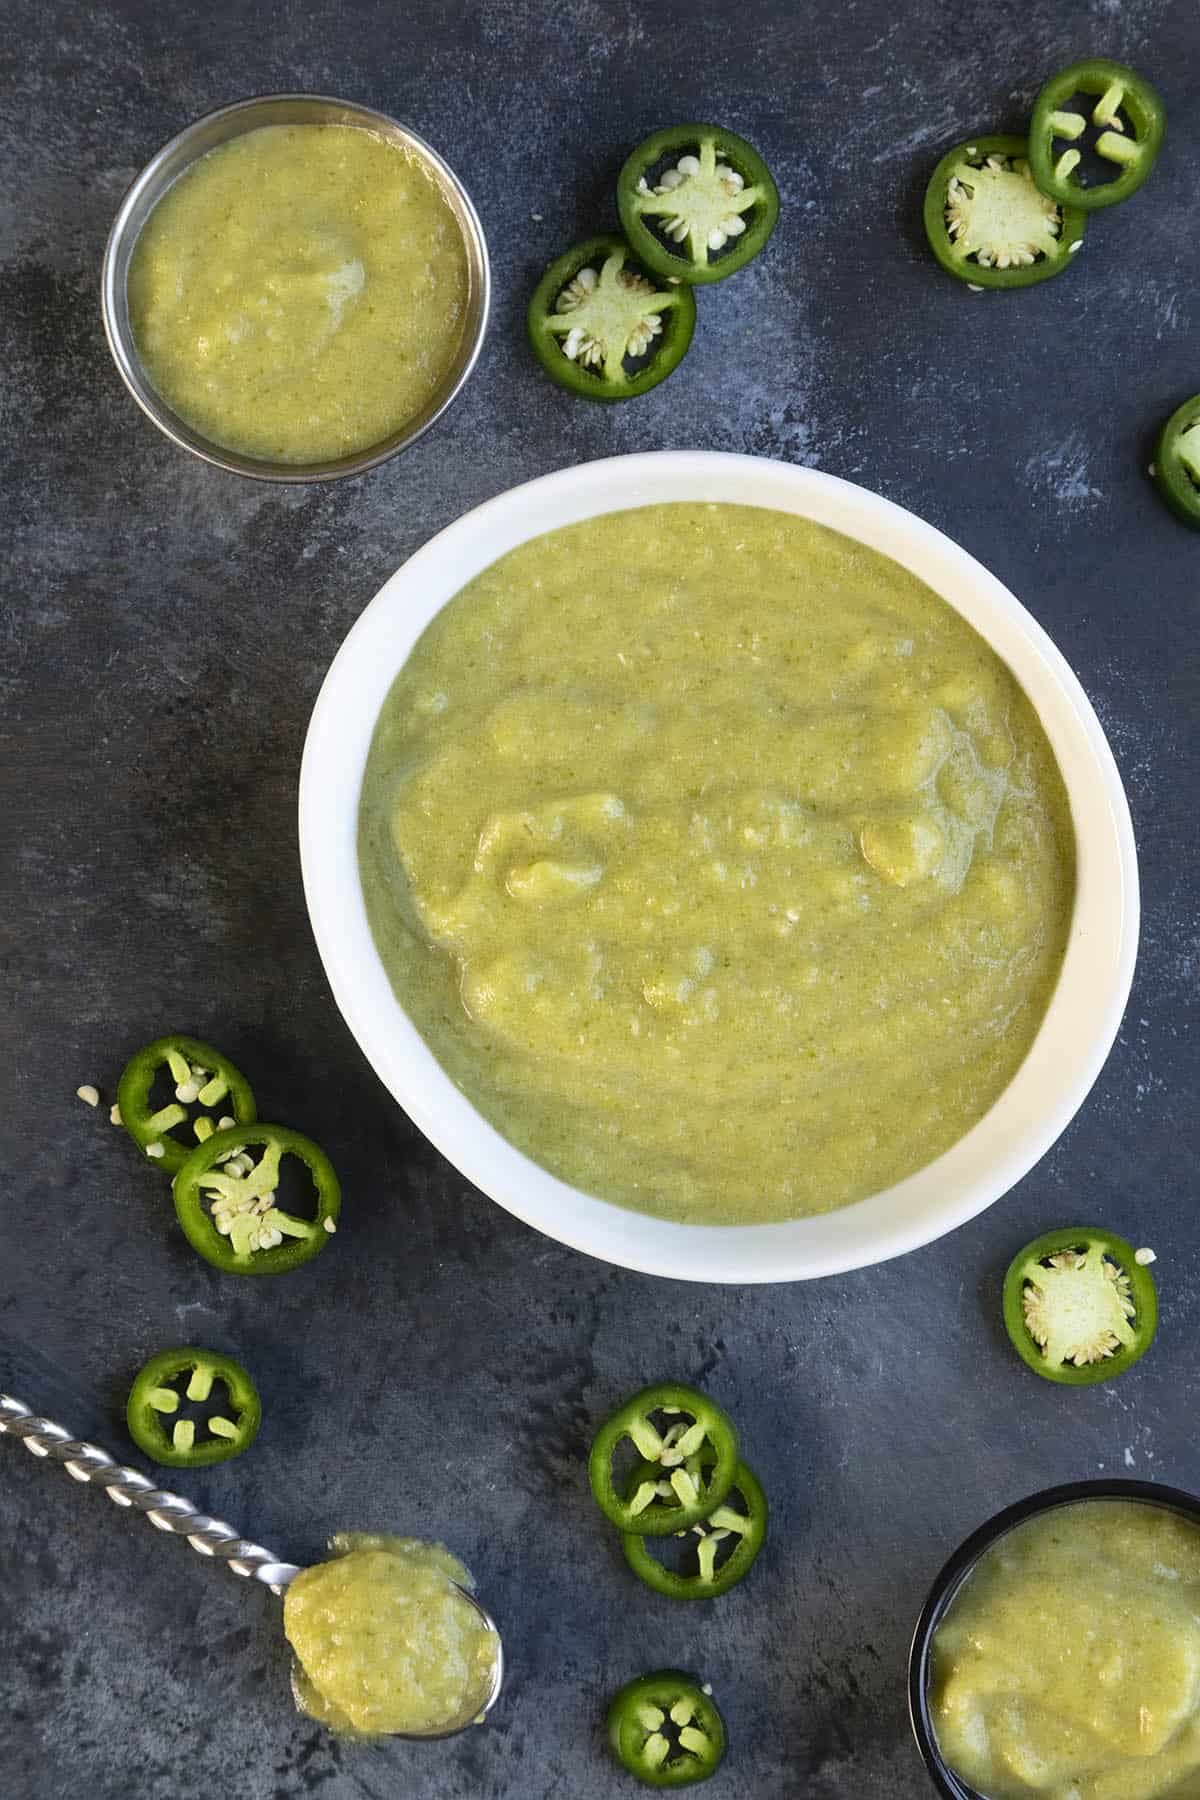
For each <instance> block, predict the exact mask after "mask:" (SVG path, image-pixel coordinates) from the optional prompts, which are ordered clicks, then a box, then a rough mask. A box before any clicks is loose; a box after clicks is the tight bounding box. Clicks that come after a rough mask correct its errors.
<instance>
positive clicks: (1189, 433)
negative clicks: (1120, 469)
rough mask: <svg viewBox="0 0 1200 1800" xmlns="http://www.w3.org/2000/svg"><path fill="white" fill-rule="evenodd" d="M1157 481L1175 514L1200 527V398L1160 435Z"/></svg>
mask: <svg viewBox="0 0 1200 1800" xmlns="http://www.w3.org/2000/svg"><path fill="white" fill-rule="evenodd" d="M1154 479H1155V481H1156V482H1157V483H1158V491H1159V493H1160V494H1161V495H1162V497H1163V499H1164V500H1165V501H1166V503H1167V505H1168V506H1169V507H1170V508H1171V510H1172V511H1173V512H1174V513H1176V514H1177V515H1178V517H1179V518H1181V519H1182V520H1183V521H1184V523H1185V524H1186V525H1195V526H1197V527H1200V394H1193V396H1192V398H1191V399H1190V400H1185V401H1184V403H1183V405H1182V406H1180V407H1178V408H1177V409H1176V411H1175V412H1173V413H1172V414H1171V416H1170V418H1169V419H1168V420H1167V422H1166V424H1165V425H1164V426H1163V428H1162V430H1161V431H1160V432H1159V434H1158V443H1157V444H1156V445H1155V449H1154Z"/></svg>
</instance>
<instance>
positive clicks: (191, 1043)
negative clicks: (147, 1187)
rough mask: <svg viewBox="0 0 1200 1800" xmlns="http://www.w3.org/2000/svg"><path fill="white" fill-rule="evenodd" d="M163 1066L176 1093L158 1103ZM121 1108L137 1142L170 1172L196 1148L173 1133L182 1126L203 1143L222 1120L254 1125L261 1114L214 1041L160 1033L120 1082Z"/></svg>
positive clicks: (243, 1079)
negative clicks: (154, 1093) (158, 1079)
mask: <svg viewBox="0 0 1200 1800" xmlns="http://www.w3.org/2000/svg"><path fill="white" fill-rule="evenodd" d="M163 1069H165V1070H166V1071H167V1074H168V1075H169V1077H170V1081H171V1083H172V1084H173V1086H174V1090H175V1091H174V1098H173V1099H171V1100H170V1101H166V1102H165V1103H164V1104H163V1105H162V1106H155V1105H154V1104H153V1102H152V1101H151V1097H150V1096H151V1090H152V1088H153V1086H154V1082H155V1078H156V1076H157V1075H158V1073H159V1071H160V1070H163ZM117 1110H118V1112H119V1113H120V1116H121V1123H122V1125H123V1126H124V1127H125V1129H126V1131H127V1132H128V1133H129V1135H130V1137H131V1138H132V1139H133V1141H134V1143H135V1144H136V1145H137V1146H138V1148H139V1149H140V1150H142V1151H144V1153H145V1154H146V1156H147V1157H149V1159H150V1160H151V1162H154V1163H157V1164H158V1167H159V1168H160V1169H163V1170H165V1171H166V1173H167V1174H168V1175H174V1174H175V1173H176V1172H177V1171H178V1170H179V1169H180V1168H182V1166H183V1162H184V1158H185V1157H187V1156H188V1155H189V1154H190V1151H191V1145H190V1144H189V1143H187V1142H186V1141H180V1139H179V1138H177V1137H176V1136H174V1135H173V1134H174V1133H175V1132H177V1131H178V1130H179V1129H180V1127H182V1126H186V1127H190V1129H191V1132H192V1134H193V1135H194V1137H195V1139H196V1141H197V1142H203V1141H204V1140H205V1139H207V1138H210V1137H211V1136H212V1135H213V1133H214V1132H215V1131H216V1130H217V1129H218V1126H219V1124H220V1122H221V1121H222V1120H228V1121H229V1123H231V1124H237V1125H250V1124H253V1122H254V1119H255V1117H256V1116H257V1115H256V1111H255V1106H254V1095H253V1093H252V1092H251V1090H250V1083H249V1082H248V1081H247V1080H246V1077H245V1076H244V1075H243V1074H242V1072H241V1070H240V1069H236V1068H235V1067H234V1065H233V1064H232V1063H231V1062H230V1060H229V1058H228V1057H227V1056H222V1054H221V1052H220V1051H219V1050H214V1049H213V1047H212V1045H211V1044H205V1043H203V1042H202V1041H201V1040H200V1039H199V1038H192V1037H181V1036H179V1035H176V1036H173V1037H161V1038H155V1040H154V1042H153V1043H152V1044H147V1045H146V1046H145V1048H144V1049H142V1050H138V1051H136V1052H135V1054H134V1055H133V1056H131V1057H130V1059H129V1061H128V1062H127V1063H126V1065H125V1070H124V1073H123V1074H122V1076H121V1080H120V1083H119V1085H118V1087H117Z"/></svg>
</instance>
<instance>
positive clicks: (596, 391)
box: [526, 237, 696, 400]
mask: <svg viewBox="0 0 1200 1800" xmlns="http://www.w3.org/2000/svg"><path fill="white" fill-rule="evenodd" d="M526 325H527V328H528V332H529V342H530V345H531V347H532V349H533V354H534V355H535V356H536V357H537V359H538V361H539V362H540V363H541V365H542V367H543V369H545V371H546V373H547V375H549V376H550V378H551V380H552V381H556V382H557V383H558V385H559V387H562V388H566V389H568V391H569V392H571V393H573V394H583V395H584V396H585V397H586V398H587V399H589V400H633V399H636V398H637V396H638V395H639V394H646V393H649V391H650V389H651V388H654V387H657V386H658V384H659V382H660V381H665V380H666V379H667V376H668V375H670V374H671V373H672V372H673V371H674V370H675V369H677V368H678V367H679V364H680V363H681V362H682V361H683V358H684V356H685V355H686V353H687V349H688V346H689V344H690V343H691V341H692V333H693V331H694V330H695V329H696V302H695V300H694V299H693V297H692V294H691V291H690V290H689V289H688V288H685V287H678V288H664V286H663V284H662V282H661V281H659V280H657V279H655V278H654V277H653V276H652V275H651V274H649V273H648V272H647V270H646V269H645V268H643V267H642V266H641V265H640V263H639V261H638V259H637V258H636V257H635V256H634V254H633V251H632V250H631V249H630V248H629V245H628V244H627V243H625V242H624V240H623V239H622V238H619V237H596V238H589V239H588V240H587V242H586V243H584V244H576V246H575V248H574V249H573V250H568V251H567V252H566V253H565V255H563V256H560V257H558V258H557V259H556V260H555V261H554V262H552V263H551V264H550V267H549V268H548V269H547V270H546V273H545V274H544V275H543V276H542V279H541V280H540V281H539V282H538V284H537V286H536V287H535V288H534V290H533V294H532V296H531V297H530V301H529V308H528V311H527V313H526Z"/></svg>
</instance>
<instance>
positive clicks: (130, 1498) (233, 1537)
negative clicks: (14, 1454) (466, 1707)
mask: <svg viewBox="0 0 1200 1800" xmlns="http://www.w3.org/2000/svg"><path fill="white" fill-rule="evenodd" d="M0 1435H7V1436H8V1437H13V1438H17V1439H18V1440H19V1441H20V1442H21V1443H23V1444H24V1446H25V1448H26V1449H27V1450H28V1451H30V1452H31V1453H32V1455H34V1456H43V1457H47V1458H48V1459H49V1460H50V1461H51V1462H57V1463H61V1464H62V1466H63V1468H64V1469H65V1470H66V1471H67V1474H68V1475H72V1476H74V1478H75V1480H76V1481H82V1482H85V1483H95V1484H96V1485H98V1486H99V1487H102V1488H103V1489H104V1491H105V1493H106V1494H107V1495H108V1497H109V1499H110V1500H111V1501H112V1502H113V1504H114V1505H116V1506H130V1507H133V1508H134V1509H135V1510H136V1511H138V1512H140V1513H144V1514H145V1516H146V1518H147V1519H149V1521H150V1523H151V1525H154V1526H157V1528H158V1530H159V1531H170V1532H173V1533H174V1534H175V1535H176V1536H178V1537H182V1538H186V1539H187V1541H188V1543H189V1544H190V1545H191V1547H192V1549H193V1550H196V1551H198V1552H199V1554H200V1555H201V1556H211V1557H215V1558H217V1559H218V1560H219V1561H221V1562H223V1563H225V1565H226V1567H227V1568H230V1569H232V1570H233V1572H234V1574H235V1575H245V1576H246V1577H247V1578H248V1579H249V1580H251V1581H261V1582H262V1583H263V1585H264V1586H265V1587H269V1588H270V1589H271V1592H272V1593H274V1594H282V1593H283V1592H284V1590H285V1588H286V1587H287V1585H288V1583H289V1582H290V1581H291V1580H293V1579H294V1577H295V1576H297V1575H298V1574H299V1573H300V1565H299V1564H298V1563H287V1562H280V1561H279V1560H278V1558H276V1557H274V1556H272V1554H271V1552H270V1551H269V1550H264V1549H263V1547H262V1545H261V1544H252V1543H250V1541H249V1540H248V1539H247V1538H243V1537H239V1536H238V1534H237V1532H236V1531H235V1530H234V1529H233V1527H232V1525H226V1524H225V1523H224V1522H223V1520H221V1519H210V1518H208V1517H207V1515H206V1514H204V1513H202V1512H200V1511H199V1510H198V1509H197V1508H196V1507H194V1506H193V1505H192V1503H191V1501H190V1500H185V1499H184V1497H183V1495H182V1494H169V1493H167V1492H165V1490H164V1489H162V1488H157V1487H155V1485H154V1483H153V1482H152V1481H151V1480H150V1479H149V1478H148V1477H147V1476H145V1475H141V1474H139V1473H138V1471H137V1470H136V1469H127V1468H124V1467H123V1466H122V1465H121V1464H120V1463H118V1462H116V1461H115V1460H114V1459H113V1457H111V1456H110V1455H109V1454H108V1452H107V1451H106V1450H101V1449H99V1448H98V1446H97V1445H95V1444H87V1443H84V1442H82V1441H81V1440H80V1439H79V1438H73V1437H72V1436H71V1434H70V1432H69V1431H67V1430H66V1429H65V1428H64V1427H63V1426H62V1425H56V1424H55V1422H54V1420H53V1419H43V1418H41V1417H40V1416H38V1415H37V1414H35V1413H34V1411H33V1410H32V1408H31V1407H28V1406H26V1405H24V1403H23V1402H22V1401H20V1400H16V1399H14V1398H13V1396H12V1395H11V1394H0ZM454 1586H455V1587H457V1588H458V1591H459V1593H460V1594H461V1595H462V1596H463V1598H464V1599H465V1600H469V1601H470V1603H471V1605H472V1606H473V1607H474V1608H475V1611H476V1612H477V1613H478V1614H479V1617H480V1618H481V1619H482V1620H483V1623H484V1624H485V1625H486V1626H487V1628H488V1630H489V1631H492V1632H495V1634H496V1672H495V1675H494V1677H493V1679H492V1686H491V1692H490V1693H489V1694H488V1696H487V1698H486V1700H484V1702H483V1704H482V1705H478V1704H476V1705H473V1706H472V1707H471V1712H470V1716H469V1717H468V1718H462V1719H457V1720H455V1722H454V1723H453V1724H451V1725H448V1726H445V1727H444V1728H443V1729H442V1730H440V1731H397V1732H393V1733H390V1734H389V1735H390V1736H394V1737H399V1738H409V1739H413V1740H419V1741H421V1742H423V1743H424V1742H428V1741H430V1740H431V1739H434V1738H448V1737H456V1736H457V1735H458V1733H459V1732H460V1731H466V1730H467V1728H468V1726H471V1725H482V1724H483V1721H484V1720H485V1719H486V1718H487V1716H488V1714H489V1713H490V1712H491V1710H492V1708H493V1706H495V1704H496V1701H497V1700H498V1699H499V1697H500V1688H501V1686H502V1684H503V1681H504V1646H503V1643H502V1641H501V1638H500V1632H499V1630H498V1628H497V1626H496V1621H495V1620H494V1619H493V1618H492V1616H491V1614H490V1613H489V1612H487V1611H485V1609H484V1608H483V1607H482V1606H481V1605H480V1603H479V1601H478V1600H477V1599H476V1598H475V1596H474V1594H472V1593H471V1592H470V1590H469V1589H468V1588H464V1587H460V1586H459V1584H458V1582H455V1583H454Z"/></svg>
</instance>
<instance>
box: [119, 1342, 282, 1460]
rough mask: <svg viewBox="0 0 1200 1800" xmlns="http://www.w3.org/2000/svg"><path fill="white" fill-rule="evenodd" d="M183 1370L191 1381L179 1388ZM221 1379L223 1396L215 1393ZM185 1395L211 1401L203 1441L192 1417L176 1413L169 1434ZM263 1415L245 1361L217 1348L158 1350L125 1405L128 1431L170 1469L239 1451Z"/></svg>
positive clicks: (195, 1401)
mask: <svg viewBox="0 0 1200 1800" xmlns="http://www.w3.org/2000/svg"><path fill="white" fill-rule="evenodd" d="M184 1375H187V1376H188V1378H189V1379H188V1384H187V1387H186V1388H185V1389H184V1390H183V1392H182V1393H180V1391H179V1389H178V1387H177V1386H174V1385H172V1384H173V1383H177V1382H178V1381H179V1379H180V1377H181V1376H184ZM217 1382H221V1383H223V1384H224V1388H225V1399H222V1398H220V1397H214V1395H213V1387H214V1384H215V1383H217ZM185 1400H187V1401H190V1402H192V1403H193V1404H194V1405H197V1406H206V1405H209V1406H210V1407H211V1410H209V1411H208V1412H206V1415H205V1417H204V1418H203V1419H202V1420H201V1421H200V1428H201V1430H202V1431H205V1432H207V1436H205V1437H202V1438H201V1439H200V1441H199V1442H197V1441H196V1421H195V1420H193V1419H186V1418H183V1419H181V1418H175V1422H174V1424H173V1426H172V1427H171V1434H170V1436H169V1437H168V1435H167V1420H168V1419H171V1418H173V1417H174V1416H175V1415H176V1414H177V1413H178V1412H179V1411H180V1408H181V1406H182V1403H183V1401H185ZM226 1400H227V1402H228V1406H227V1408H226ZM230 1413H232V1415H233V1416H232V1418H231V1417H230V1416H229V1415H230ZM261 1417H262V1408H261V1406H260V1405H259V1399H258V1390H257V1388H256V1387H255V1385H254V1383H253V1381H251V1379H250V1377H249V1375H247V1373H246V1371H245V1369H243V1367H242V1365H241V1363H237V1362H234V1360H233V1358H232V1357H231V1356H219V1355H218V1354H217V1352H216V1351H215V1350H197V1349H193V1348H191V1347H188V1348H186V1349H182V1350H160V1351H159V1353H158V1355H157V1356H152V1357H151V1358H150V1360H149V1362H147V1363H145V1364H144V1365H143V1366H142V1368H140V1369H139V1370H138V1372H137V1374H136V1375H135V1376H134V1380H133V1386H132V1387H131V1388H130V1390H129V1400H128V1402H127V1404H126V1407H125V1420H126V1423H127V1425H128V1426H129V1435H130V1437H131V1438H132V1439H133V1441H134V1443H135V1444H136V1445H137V1447H138V1449H139V1450H141V1451H142V1452H143V1453H144V1454H145V1455H146V1456H148V1457H150V1459H151V1460H152V1461H153V1462H158V1463H163V1464H165V1465H166V1467H168V1468H171V1469H206V1468H208V1467H210V1465H211V1464H213V1463H219V1462H227V1461H228V1460H229V1458H230V1457H231V1456H240V1455H241V1454H242V1451H243V1450H248V1449H249V1448H250V1446H251V1444H252V1443H253V1442H254V1439H255V1437H256V1435H257V1433H258V1427H259V1421H260V1419H261Z"/></svg>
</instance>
